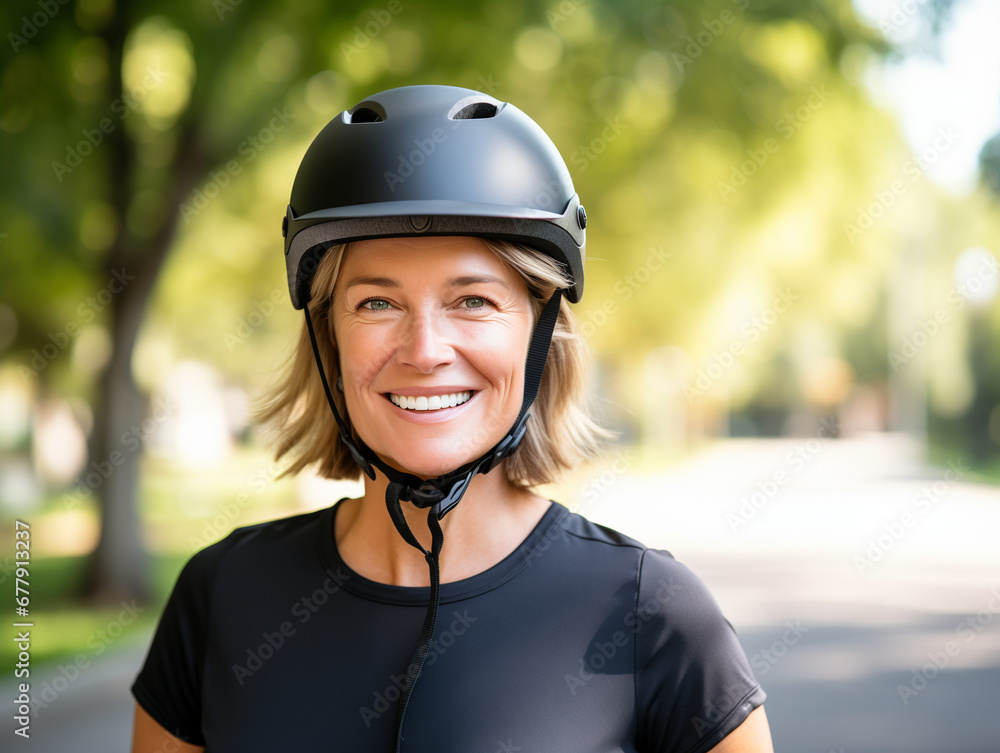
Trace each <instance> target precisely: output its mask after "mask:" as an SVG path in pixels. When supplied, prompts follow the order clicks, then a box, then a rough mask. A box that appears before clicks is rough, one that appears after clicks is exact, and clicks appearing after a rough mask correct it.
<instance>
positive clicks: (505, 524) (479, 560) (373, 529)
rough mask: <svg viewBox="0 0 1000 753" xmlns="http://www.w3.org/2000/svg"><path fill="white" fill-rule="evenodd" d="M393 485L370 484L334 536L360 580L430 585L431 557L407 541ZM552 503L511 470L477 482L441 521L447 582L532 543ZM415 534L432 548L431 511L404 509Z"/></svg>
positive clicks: (340, 517) (350, 504)
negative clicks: (394, 507) (517, 483)
mask: <svg viewBox="0 0 1000 753" xmlns="http://www.w3.org/2000/svg"><path fill="white" fill-rule="evenodd" d="M387 486H388V480H387V479H386V478H385V476H383V475H382V474H381V473H378V474H377V475H376V478H375V480H374V481H372V480H370V479H368V478H365V494H364V496H363V497H361V498H359V499H348V500H344V501H343V502H342V503H341V505H340V508H339V509H338V510H337V517H336V526H335V531H334V535H335V537H336V541H337V548H338V550H339V552H340V556H341V558H342V559H343V560H344V563H345V564H346V565H347V566H348V567H349V568H351V569H352V570H354V571H355V572H356V573H358V574H359V575H361V576H363V577H365V578H368V579H369V580H373V581H376V582H378V583H388V584H390V585H395V586H428V585H430V576H429V574H428V568H427V562H426V560H425V559H424V556H423V554H421V553H420V552H418V551H417V550H416V549H415V548H414V547H412V546H410V545H409V544H407V543H406V542H405V541H404V540H403V538H402V537H401V536H400V535H399V532H398V531H397V530H396V527H395V526H394V525H393V523H392V519H391V518H390V517H389V512H388V510H387V509H386V505H385V491H386V487H387ZM550 504H551V503H550V502H549V501H548V500H546V499H545V498H543V497H540V496H539V495H537V494H534V493H533V492H529V491H525V490H523V489H518V488H516V487H514V486H512V485H511V484H510V482H509V481H507V479H506V477H505V476H504V473H503V466H502V465H501V466H500V467H499V468H495V469H494V470H493V471H492V472H490V473H488V474H485V475H478V476H476V477H474V478H473V479H472V482H471V483H470V484H469V488H468V489H467V490H466V492H465V496H464V497H462V501H461V502H460V503H459V504H457V505H456V506H455V507H454V508H453V509H452V510H451V511H450V512H449V513H448V514H447V515H446V516H445V518H444V519H443V520H442V521H441V528H442V531H443V532H444V546H443V547H442V550H441V582H442V583H450V582H452V581H457V580H463V579H465V578H470V577H472V576H473V575H477V574H478V573H481V572H483V571H484V570H487V569H489V568H491V567H493V565H495V564H497V563H498V562H500V561H501V560H502V559H504V558H505V557H506V556H508V555H509V554H510V553H511V552H513V551H514V550H515V549H517V547H518V546H519V545H520V544H521V542H523V541H524V539H525V538H526V537H527V535H528V534H529V533H531V531H532V529H533V528H534V527H535V526H536V525H537V524H538V521H539V520H541V518H542V516H543V515H544V514H545V511H546V510H548V508H549V505H550ZM400 505H401V507H402V510H403V515H404V516H405V518H406V522H407V524H408V525H409V526H410V530H411V531H412V532H413V535H414V536H416V537H417V540H418V541H419V542H420V543H421V545H423V547H424V548H425V549H430V545H431V536H430V531H429V530H428V528H427V510H420V509H417V508H416V507H414V506H413V505H412V504H411V503H409V502H401V503H400Z"/></svg>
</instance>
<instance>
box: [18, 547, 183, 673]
mask: <svg viewBox="0 0 1000 753" xmlns="http://www.w3.org/2000/svg"><path fill="white" fill-rule="evenodd" d="M186 559H187V557H186V555H185V556H178V555H165V556H158V557H154V558H153V562H152V565H153V567H152V572H153V587H154V592H155V594H156V599H155V604H149V605H136V606H135V607H134V608H132V605H131V603H128V604H127V605H116V606H112V607H100V608H95V607H94V606H92V605H89V604H84V603H81V602H79V601H78V600H77V599H76V598H75V593H76V591H77V589H78V587H79V585H80V581H81V578H82V576H83V572H84V565H85V564H86V562H85V558H84V557H36V558H35V559H33V560H32V562H31V569H30V580H29V583H30V586H29V588H30V595H31V606H30V610H31V613H30V615H29V616H28V617H27V618H20V619H25V620H27V621H30V622H33V623H34V626H33V627H32V628H30V632H31V667H32V668H33V669H37V668H39V667H42V666H44V665H46V664H66V663H74V662H80V661H84V662H85V661H91V660H93V659H94V658H95V657H97V656H100V655H101V654H103V653H105V652H106V651H108V650H110V649H112V648H120V647H124V646H128V645H132V644H134V643H135V642H137V641H139V642H145V641H146V640H148V637H149V633H150V631H151V630H152V629H153V626H154V625H155V624H156V620H157V618H158V616H159V614H160V611H161V608H162V605H163V602H165V601H166V598H167V595H168V594H169V592H170V588H171V586H172V585H173V582H174V580H175V579H176V577H177V574H178V573H179V572H180V569H181V567H182V566H183V564H184V562H185V561H186ZM13 579H14V573H13V572H11V573H10V574H7V575H6V576H4V578H3V580H2V581H0V583H3V584H4V586H3V588H4V590H7V587H8V585H12V583H13ZM9 590H10V591H11V592H12V591H13V588H10V589H9ZM16 630H17V629H16V628H12V631H16ZM17 655H18V650H17V646H16V644H15V642H14V641H13V640H8V641H2V642H0V666H4V667H13V666H14V665H15V664H17ZM83 666H85V665H83Z"/></svg>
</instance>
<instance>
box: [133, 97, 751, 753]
mask: <svg viewBox="0 0 1000 753" xmlns="http://www.w3.org/2000/svg"><path fill="white" fill-rule="evenodd" d="M428 135H432V136H433V144H434V150H433V152H432V153H431V152H427V153H424V152H422V151H418V152H414V151H413V145H414V144H417V146H419V145H420V144H421V143H422V139H424V140H426V138H427V137H428ZM407 153H409V154H411V155H413V154H419V155H423V156H422V157H421V158H420V159H419V164H418V162H417V161H416V160H415V161H414V164H413V165H411V166H410V169H409V170H408V171H407V173H406V175H405V176H403V175H402V171H400V174H399V175H396V174H395V173H392V172H391V171H392V170H393V169H396V168H398V165H399V163H400V160H402V159H403V157H401V155H405V154H407ZM510 165H516V166H518V169H517V170H512V169H510V167H509V166H510ZM497 166H503V167H502V169H499V168H498V167H497ZM390 174H392V175H393V176H394V177H393V179H392V180H383V178H385V177H386V176H389V175H390ZM330 175H348V176H350V179H349V180H343V181H331V180H329V176H330ZM532 196H534V197H537V198H536V199H534V200H532V199H530V197H532ZM526 197H529V198H526ZM585 227H586V213H585V212H584V211H583V207H582V206H580V202H579V198H578V197H577V196H576V194H575V192H574V190H573V184H572V181H571V180H570V178H569V174H568V172H567V170H566V166H565V164H564V163H563V161H562V158H561V157H560V156H559V153H558V151H557V150H556V149H555V146H554V145H553V144H552V142H551V141H550V140H549V139H548V137H547V136H546V135H545V133H544V132H543V131H542V130H541V129H540V128H539V127H538V126H537V125H536V124H535V123H534V122H533V121H532V120H531V119H530V118H528V117H527V116H526V115H524V114H523V113H521V112H520V111H519V110H517V109H516V108H515V107H514V106H513V105H510V104H508V103H503V102H498V101H497V100H494V99H493V98H491V97H488V96H486V95H484V94H480V93H478V92H473V91H470V90H464V89H455V88H452V87H445V86H416V87H404V88H402V89H394V90H391V91H388V92H382V93H380V94H377V95H374V96H373V97H371V98H369V99H367V100H365V101H364V102H361V103H359V104H358V105H356V106H355V107H354V108H352V109H351V110H349V111H346V112H344V113H342V114H341V115H340V116H339V117H338V118H336V119H334V121H332V122H331V123H330V124H329V125H328V126H327V127H326V128H325V129H324V130H323V132H321V133H320V134H319V136H317V138H316V140H315V141H314V142H313V144H312V146H310V148H309V150H308V151H307V153H306V155H305V157H304V158H303V161H302V165H301V166H300V168H299V172H298V175H297V176H296V180H295V185H294V187H293V189H292V197H291V204H290V205H289V207H288V211H287V214H286V217H285V222H284V226H283V231H284V234H285V254H286V264H287V267H288V280H289V290H290V293H291V298H292V302H293V304H294V305H295V306H296V308H299V309H302V310H303V312H304V319H305V321H304V326H303V330H302V334H301V335H300V338H299V342H298V347H297V349H296V351H295V352H294V354H293V356H292V362H291V364H290V367H289V370H288V372H287V375H286V377H285V379H284V382H283V383H282V384H281V386H280V387H279V389H278V390H276V392H275V393H274V395H273V396H272V397H270V398H269V399H268V401H266V402H265V404H264V405H263V406H262V410H261V414H260V418H261V420H262V421H264V422H265V423H267V424H270V426H271V427H272V429H273V432H274V438H275V448H276V453H277V455H278V456H279V457H281V456H286V455H288V456H291V457H292V458H293V462H292V463H291V465H290V467H289V469H288V472H289V473H295V472H298V471H299V470H302V469H303V468H305V467H307V466H315V467H316V468H317V470H318V472H319V473H320V474H322V475H324V476H327V477H329V478H357V477H358V476H363V479H364V485H365V487H364V494H363V495H362V496H361V497H359V498H357V499H343V500H340V501H339V502H338V503H336V504H335V505H333V506H332V507H329V508H327V509H324V510H319V511H316V512H313V513H308V514H304V515H299V516H296V517H293V518H286V519H283V520H277V521H272V522H270V523H264V524H260V525H257V526H251V527H248V528H241V529H237V530H236V531H234V532H233V533H232V534H231V535H230V536H228V537H227V538H226V539H224V540H223V541H221V542H218V543H217V544H214V545H212V546H210V547H208V548H206V549H204V550H202V551H201V552H199V553H198V554H196V555H195V556H194V557H193V558H192V559H191V561H190V562H189V563H188V564H187V565H186V566H185V568H184V570H183V571H182V573H181V575H180V577H179V579H178V582H177V584H176V586H175V588H174V591H173V593H172V595H171V597H170V601H169V602H168V604H167V607H166V609H165V611H164V614H163V617H162V618H161V621H160V626H159V628H158V629H157V633H156V636H155V637H154V639H153V644H152V646H151V648H150V651H149V655H148V657H147V659H146V663H145V665H144V667H143V669H142V671H141V673H140V674H139V677H138V678H137V680H136V682H135V684H134V685H133V688H132V690H133V694H134V695H135V698H136V701H137V703H138V707H137V712H136V724H135V738H134V742H133V751H134V753H152V751H155V750H165V749H167V748H166V747H164V746H176V749H177V750H185V751H197V750H203V749H204V750H211V751H213V753H226V752H228V751H232V752H233V753H236V752H237V751H239V752H240V753H245V752H247V751H273V750H297V751H313V750H315V751H320V750H330V749H331V745H332V746H334V749H337V750H350V751H359V750H364V751H390V750H396V751H400V750H403V751H407V753H409V752H410V751H413V752H414V753H418V752H420V751H426V752H428V753H429V752H430V751H434V752H435V753H449V752H451V751H454V752H455V753H459V752H461V753H465V752H466V751H476V750H479V751H492V750H496V748H497V745H498V741H507V743H506V745H507V747H508V748H509V749H518V750H524V751H545V752H546V753H557V752H559V751H565V752H566V753H569V752H570V751H573V753H612V752H616V751H617V752H618V753H640V752H646V751H649V752H652V751H657V752H660V751H678V752H679V751H685V752H686V753H707V751H710V750H712V751H716V752H717V753H740V752H741V751H742V752H743V753H768V752H769V751H770V750H771V743H770V734H769V732H768V727H767V721H766V718H765V717H764V712H763V708H762V706H761V704H762V703H763V701H764V693H763V691H762V690H761V689H760V686H759V685H758V684H757V683H756V681H755V680H754V678H753V674H752V673H751V671H750V668H749V665H748V663H747V660H746V657H745V655H744V654H743V651H742V649H741V648H740V645H739V643H738V641H737V639H736V635H735V633H734V632H733V629H732V627H731V625H730V624H729V623H728V622H727V621H726V620H725V618H724V617H723V616H722V614H721V612H720V611H719V608H718V605H717V604H716V603H715V601H714V600H713V599H712V597H711V595H710V594H709V593H708V592H707V591H706V589H705V587H704V586H703V585H702V583H701V582H700V581H699V580H698V578H697V577H695V576H694V575H693V574H692V573H691V572H690V571H688V570H687V569H686V568H684V567H683V566H682V565H680V564H679V563H677V562H676V561H675V560H674V559H673V558H672V557H671V555H670V554H669V553H667V552H663V551H655V550H650V549H647V548H646V547H645V546H643V545H642V544H640V543H639V542H637V541H634V540H632V539H629V538H627V537H625V536H622V535H621V534H619V533H617V532H615V531H612V530H609V529H606V528H602V527H600V526H597V525H594V524H593V523H591V522H589V521H587V520H586V519H585V518H583V517H581V516H579V515H577V514H574V513H571V512H570V511H569V510H567V509H566V508H565V507H563V506H562V505H560V504H558V503H556V502H552V501H550V500H546V499H544V498H543V497H541V496H539V495H538V494H536V493H535V492H534V491H533V488H534V487H535V486H537V485H539V484H542V483H546V482H550V481H553V480H555V479H556V478H557V476H558V475H559V473H560V472H562V471H564V470H566V469H569V468H572V467H573V466H575V465H576V464H577V463H578V462H579V461H580V460H581V459H584V458H586V457H590V456H593V455H594V454H595V453H596V451H597V448H598V444H599V441H600V440H602V439H605V438H607V436H608V435H607V433H606V432H604V431H603V430H602V429H600V428H599V427H598V426H597V425H596V424H595V423H594V422H593V421H592V420H591V418H590V417H589V415H588V412H587V405H588V400H587V395H586V369H585V366H586V363H587V348H586V344H585V341H584V339H583V337H582V334H581V329H580V326H579V324H578V322H577V320H576V318H575V317H574V315H573V314H572V312H571V310H570V307H569V303H571V302H576V301H578V300H579V298H580V296H581V294H582V291H583V258H584V250H585V233H584V230H585ZM331 384H332V385H333V386H332V387H331ZM289 699H294V703H290V702H289ZM276 710H277V712H278V713H280V715H281V716H280V720H279V719H277V718H276V717H275V713H276ZM499 744H500V745H501V747H503V745H504V743H502V742H501V743H499Z"/></svg>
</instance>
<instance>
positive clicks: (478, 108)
mask: <svg viewBox="0 0 1000 753" xmlns="http://www.w3.org/2000/svg"><path fill="white" fill-rule="evenodd" d="M496 114H497V106H496V105H495V104H493V103H492V102H473V103H472V104H470V105H466V106H465V107H463V108H462V109H461V110H459V111H458V112H456V113H455V114H454V115H452V116H451V118H452V120H479V119H480V118H492V117H495V116H496Z"/></svg>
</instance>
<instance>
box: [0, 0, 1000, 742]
mask: <svg viewBox="0 0 1000 753" xmlns="http://www.w3.org/2000/svg"><path fill="white" fill-rule="evenodd" d="M998 29H1000V7H998V6H997V4H996V3H993V2H989V0H855V2H850V0H798V1H796V2H793V1H792V0H712V1H709V2H695V1H694V0H677V1H676V2H669V3H667V2H663V1H662V0H646V1H645V2H631V1H630V2H610V0H559V1H558V2H557V1H556V0H551V1H550V2H536V1H534V0H483V1H482V2H479V3H472V4H470V3H457V2H436V3H433V4H431V3H427V2H424V1H423V0H363V1H359V0H343V1H342V2H338V3H336V4H335V5H332V4H329V3H323V2H320V1H319V0H283V2H280V3H279V2H273V1H271V2H269V1H267V0H259V1H258V2H252V3H251V2H245V3H244V2H242V1H241V0H181V1H180V2H169V3H168V2H158V1H157V0H148V1H147V0H142V1H140V0H133V1H131V2H125V1H120V2H115V0H35V1H34V2H32V1H30V0H16V1H15V2H7V3H4V5H3V6H2V8H0V32H2V33H3V35H4V38H5V40H6V42H5V44H4V46H3V51H2V53H0V159H2V165H3V180H2V181H0V358H2V363H0V542H2V543H0V582H2V583H3V586H2V592H3V593H4V594H5V596H4V597H3V601H4V603H5V605H4V606H3V607H2V611H3V612H4V613H5V614H7V615H9V616H11V618H12V619H11V621H12V622H14V621H19V620H22V621H23V620H29V621H32V622H33V626H32V628H31V640H32V642H31V681H32V694H33V700H34V704H33V718H32V723H31V738H30V741H25V742H24V743H23V744H24V745H25V746H29V747H31V748H32V749H37V750H57V749H61V747H65V748H67V749H71V750H74V751H91V750H93V751H108V750H115V749H118V750H123V749H126V748H127V745H128V739H129V734H130V732H129V730H130V725H131V713H132V712H131V709H132V701H131V698H130V697H129V695H128V691H127V689H128V686H129V684H130V683H131V681H132V679H133V678H134V676H135V674H136V672H137V671H138V668H139V666H140V665H141V662H142V658H143V655H144V652H145V649H146V646H147V645H148V642H149V639H150V636H151V631H152V629H153V627H154V626H155V622H156V619H157V616H158V614H159V612H160V609H161V608H162V604H163V602H164V600H165V598H166V595H167V593H168V592H169V589H170V587H171V585H172V583H173V580H174V579H175V577H176V575H177V573H178V571H179V569H180V567H181V566H182V565H183V563H184V562H185V561H186V560H187V559H188V558H189V557H190V556H191V555H192V554H193V553H194V552H195V551H197V550H198V549H200V548H202V547H204V546H206V545H207V544H210V543H212V542H214V541H216V540H218V539H220V538H222V537H224V536H225V535H227V534H228V533H229V531H231V530H232V529H233V528H234V527H237V526H241V525H246V524H249V523H254V522H257V521H261V520H268V519H273V518H277V517H282V516H286V515H290V514H295V513H297V512H301V511H305V510H310V509H316V508H319V507H325V506H328V505H330V504H332V503H333V502H334V501H336V500H337V499H338V498H339V497H341V496H343V495H349V494H353V493H355V492H356V490H357V489H358V487H357V486H356V485H353V484H347V483H332V482H329V481H324V480H322V479H318V478H315V477H310V476H308V475H304V476H300V477H298V478H296V479H283V480H275V477H276V476H277V475H278V474H279V473H280V471H281V467H280V466H279V465H277V464H275V463H274V462H273V459H272V457H271V455H270V454H269V453H268V450H267V448H266V446H265V445H264V443H263V442H262V441H261V438H260V437H259V436H258V435H257V433H256V431H255V429H254V427H253V426H252V425H251V423H250V421H249V415H250V411H251V410H252V407H253V405H254V402H255V400H256V399H258V398H259V397H260V396H261V395H262V394H264V393H266V392H267V390H268V389H269V387H270V386H272V385H273V384H274V382H275V380H276V378H277V375H278V374H279V373H280V370H281V368H282V366H283V364H284V363H285V362H286V359H287V357H288V355H289V354H290V352H291V345H292V344H293V343H294V342H295V340H296V337H297V334H298V331H299V328H300V327H301V319H300V317H299V315H298V314H297V313H296V312H295V311H294V310H293V309H292V307H291V305H290V302H289V300H288V293H287V289H286V287H285V284H284V266H283V259H282V254H281V248H282V245H281V236H280V230H279V228H280V222H281V218H282V217H283V215H284V211H285V206H286V204H287V200H288V195H289V192H290V189H291V183H292V179H293V177H294V173H295V170H296V168H297V166H298V163H299V160H300V159H301V156H302V154H303V153H304V151H305V148H306V147H307V146H308V144H309V142H310V141H311V139H312V137H313V136H314V135H315V134H316V133H317V132H318V131H319V130H320V128H321V127H322V126H323V125H324V124H325V123H326V122H327V121H329V120H330V119H331V118H333V117H335V116H336V115H338V114H339V113H340V112H341V111H342V110H344V109H348V108H350V107H351V106H353V105H354V104H355V103H357V102H358V101H360V100H361V99H363V98H364V97H365V96H366V95H368V94H370V93H373V92H376V91H379V90H382V89H386V88H390V87H393V86H401V85H407V84H414V83H447V84H453V85H458V86H464V87H469V88H473V89H477V90H480V91H484V92H487V93H489V94H491V95H492V96H494V97H496V98H497V99H500V100H504V101H508V102H511V103H514V104H515V105H516V106H517V107H518V108H520V109H522V110H524V111H525V112H526V113H528V114H529V115H530V116H531V117H532V118H533V119H534V120H535V121H536V122H538V123H539V124H540V125H541V126H542V127H543V128H544V129H545V130H546V132H548V133H549V135H550V136H551V137H552V138H553V140H554V141H555V143H556V145H557V146H558V147H559V148H560V150H561V151H562V153H563V156H564V157H565V159H566V162H567V164H568V166H569V168H570V171H571V174H572V177H573V180H574V182H575V185H576V188H577V190H578V192H579V193H580V195H581V197H582V199H583V202H584V203H585V205H586V207H587V211H588V215H589V217H590V224H589V227H588V234H589V238H588V252H589V258H588V260H587V290H586V295H585V296H584V298H583V300H582V302H581V303H580V304H579V305H578V306H577V312H578V314H579V316H580V318H581V319H582V321H583V323H584V326H585V329H586V331H587V335H588V338H589V341H590V343H591V345H592V347H593V350H594V353H595V373H594V394H595V395H596V397H597V403H598V409H599V411H600V413H601V415H602V417H603V420H604V422H605V423H606V424H607V425H609V426H610V427H612V428H613V429H615V430H616V431H617V432H618V433H619V441H618V442H617V443H616V444H615V445H614V446H612V447H611V448H610V450H609V453H608V456H607V457H606V458H605V459H604V460H602V461H601V462H599V463H597V464H595V465H593V466H591V467H589V468H584V469H580V471H579V472H578V473H577V474H575V475H574V476H572V477H571V478H568V479H566V480H565V481H564V482H563V483H561V484H560V485H558V486H557V487H554V488H552V489H547V490H545V491H546V492H547V493H548V494H549V495H550V496H552V497H553V498H556V499H559V500H560V501H562V502H563V503H564V504H566V505H567V506H569V507H571V508H572V509H575V510H579V511H580V512H582V513H584V514H586V515H588V516H589V517H591V518H592V519H594V520H596V521H599V522H602V523H606V524H608V525H612V526H614V527H616V528H619V529H620V530H623V531H625V532H626V533H629V534H631V535H634V536H636V537H637V538H640V539H642V540H643V541H645V542H646V543H648V544H650V545H653V546H657V547H662V548H666V549H669V550H671V551H672V552H673V553H674V554H675V555H676V556H677V557H678V559H680V560H682V561H683V562H685V563H687V564H689V565H690V566H691V567H692V568H693V569H694V570H695V571H696V572H697V573H698V574H699V575H701V576H702V578H703V579H704V580H705V581H706V582H707V583H708V584H709V586H710V588H711V589H712V591H713V593H715V595H716V597H717V598H718V600H719V601H720V603H721V604H722V607H723V609H724V610H725V612H726V614H727V615H728V616H729V618H730V619H731V621H732V622H733V623H734V625H735V626H736V628H737V630H738V631H739V634H740V636H741V640H742V641H743V645H744V647H745V649H746V651H747V654H748V656H749V657H750V660H751V664H752V666H753V668H754V671H755V673H756V674H757V676H758V679H759V680H760V681H761V683H762V684H763V685H764V687H765V690H767V692H768V694H769V700H768V704H767V709H768V716H769V718H770V719H771V725H772V732H773V736H774V739H775V743H776V749H778V750H789V751H790V750H795V751H816V752H817V753H828V752H829V751H834V752H837V753H846V752H859V753H860V752H871V753H881V752H883V751H885V752H888V751H903V750H906V751H911V752H912V751H928V752H930V751H935V752H938V751H941V750H945V749H947V750H950V751H954V752H956V753H980V752H981V753H990V752H992V753H996V752H997V751H1000V717H998V715H997V714H996V707H997V702H998V700H1000V547H998V546H997V533H998V531H1000V492H998V490H997V487H996V484H997V482H998V481H1000V454H998V447H1000V349H998V347H997V346H998V343H1000V305H998V303H997V291H998V287H1000V267H998V254H1000V240H998V239H1000V233H998V231H1000V135H998V134H1000V51H998V47H997V45H996V34H997V31H998ZM331 179H332V180H336V179H338V176H331ZM16 521H22V522H24V523H27V524H28V526H29V527H30V528H29V530H30V543H31V560H30V565H29V568H28V571H29V583H30V608H29V614H28V615H27V616H24V617H17V616H16V615H15V611H14V610H15V604H14V603H13V599H14V588H15V577H16V570H15V567H16V563H15V543H14V542H15V533H16V531H15V527H16V525H17V524H16ZM22 530H23V529H22ZM8 610H9V611H8ZM19 629H23V628H10V630H11V631H16V630H19ZM5 630H6V629H5ZM0 659H2V662H0V666H2V667H3V668H4V669H3V672H2V674H0V686H2V688H3V692H2V693H0V696H2V697H4V698H13V697H14V696H15V695H16V691H15V678H14V669H13V667H14V666H15V664H16V662H17V661H18V659H17V651H16V649H15V645H14V642H13V641H11V640H5V641H2V642H0ZM8 692H9V693H10V695H8ZM0 718H2V719H3V721H0V731H2V734H3V735H4V739H5V740H6V739H10V736H12V735H13V730H14V728H15V727H16V726H17V725H16V723H15V722H13V721H12V720H11V714H10V713H7V712H6V711H5V712H4V713H3V714H0ZM19 744H21V743H19ZM3 747H4V748H5V749H6V747H7V743H6V742H5V743H3Z"/></svg>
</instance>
